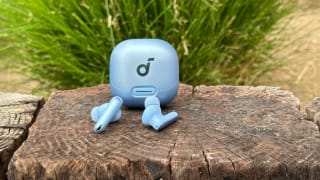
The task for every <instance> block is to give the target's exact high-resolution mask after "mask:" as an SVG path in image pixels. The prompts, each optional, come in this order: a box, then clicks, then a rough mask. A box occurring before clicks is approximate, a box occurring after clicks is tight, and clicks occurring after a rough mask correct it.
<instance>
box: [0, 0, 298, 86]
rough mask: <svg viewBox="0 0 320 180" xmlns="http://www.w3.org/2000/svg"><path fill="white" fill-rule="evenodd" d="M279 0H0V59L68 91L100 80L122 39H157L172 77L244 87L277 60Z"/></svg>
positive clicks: (282, 4) (282, 10)
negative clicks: (170, 49) (172, 51)
mask: <svg viewBox="0 0 320 180" xmlns="http://www.w3.org/2000/svg"><path fill="white" fill-rule="evenodd" d="M294 5H295V1H289V0H288V1H286V0H282V1H279V0H269V1H263V0H246V1H237V0H220V1H218V0H199V1H188V0H173V1H171V0H163V1H157V0H148V1H147V0H126V1H124V0H118V1H115V0H105V1H101V0H68V1H63V0H24V1H18V0H0V10H1V15H0V31H1V32H0V41H1V43H0V50H1V57H2V58H4V59H6V63H7V64H10V65H13V64H14V65H16V69H17V70H20V71H21V72H24V73H25V74H27V75H29V76H30V77H31V78H32V79H35V80H37V81H40V83H41V85H42V87H45V88H58V89H69V88H76V87H80V86H91V85H95V84H98V83H107V82H108V73H109V72H108V65H109V55H110V53H111V51H112V48H113V47H114V46H115V45H116V44H117V43H119V42H120V41H122V40H125V39H129V38H160V39H164V40H166V41H168V42H170V43H171V44H172V45H173V46H174V47H175V48H176V50H177V52H178V55H179V60H180V61H179V63H180V80H181V81H182V82H184V83H188V84H192V85H196V84H237V85H240V84H251V83H253V82H254V81H255V80H256V79H257V78H258V77H259V76H261V75H263V74H264V73H265V72H267V71H269V70H270V69H273V68H274V67H276V66H278V65H279V64H280V63H281V61H279V60H277V59H274V58H273V57H272V55H273V53H274V52H275V51H278V50H280V49H281V42H280V41H278V40H277V39H274V38H270V36H272V35H270V34H272V33H274V34H276V33H277V31H281V29H276V28H275V25H276V24H277V22H278V21H279V20H281V19H282V18H283V17H284V16H286V15H287V14H289V13H290V12H292V10H293V8H294Z"/></svg>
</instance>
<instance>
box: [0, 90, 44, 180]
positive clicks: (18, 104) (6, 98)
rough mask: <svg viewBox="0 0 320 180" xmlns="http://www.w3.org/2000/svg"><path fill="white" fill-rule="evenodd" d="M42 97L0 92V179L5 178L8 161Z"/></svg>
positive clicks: (21, 139) (39, 105)
mask: <svg viewBox="0 0 320 180" xmlns="http://www.w3.org/2000/svg"><path fill="white" fill-rule="evenodd" d="M43 102H44V101H43V98H42V97H38V96H32V95H24V94H17V93H2V92H0V179H5V172H6V170H7V167H8V164H9V161H10V159H11V157H12V155H13V153H14V151H15V150H17V149H18V147H19V146H20V145H21V144H22V142H23V141H24V140H25V139H26V137H27V134H28V128H29V127H30V126H31V124H32V123H33V121H34V119H35V117H36V114H37V112H38V110H39V109H40V108H41V106H42V105H43Z"/></svg>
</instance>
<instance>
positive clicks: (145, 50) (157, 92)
mask: <svg viewBox="0 0 320 180" xmlns="http://www.w3.org/2000/svg"><path fill="white" fill-rule="evenodd" d="M109 68H110V69H109V72H110V88H111V93H112V95H113V96H120V97H121V98H122V99H123V104H124V105H125V106H128V107H141V108H143V107H144V100H145V98H146V97H148V96H156V97H158V98H159V100H160V104H161V106H165V105H166V104H168V103H170V102H171V101H172V100H173V99H174V97H175V96H176V94H177V91H178V86H179V62H178V56H177V53H176V51H175V49H174V48H173V47H172V46H171V45H170V44H169V43H168V42H166V41H163V40H160V39H129V40H125V41H122V42H120V43H119V44H118V45H117V46H116V47H115V48H114V49H113V51H112V53H111V56H110V67H109Z"/></svg>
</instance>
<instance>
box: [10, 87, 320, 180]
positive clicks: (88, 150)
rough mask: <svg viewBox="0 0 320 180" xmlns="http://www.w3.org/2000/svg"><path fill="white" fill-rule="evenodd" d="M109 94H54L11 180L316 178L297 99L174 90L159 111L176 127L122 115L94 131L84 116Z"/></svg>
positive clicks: (104, 90) (319, 166)
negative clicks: (172, 115)
mask: <svg viewBox="0 0 320 180" xmlns="http://www.w3.org/2000/svg"><path fill="white" fill-rule="evenodd" d="M110 98H111V95H110V91H109V87H108V85H100V86H97V87H91V88H83V89H77V90H71V91H57V92H55V93H54V94H52V95H51V97H50V98H49V101H48V102H47V103H46V104H45V106H44V108H43V109H42V110H41V112H40V114H39V116H38V118H37V121H36V122H35V123H34V125H33V126H32V127H31V128H30V135H29V137H28V139H27V140H26V141H25V143H24V144H23V146H22V147H21V148H20V149H18V151H17V152H16V153H15V154H14V156H13V159H12V161H11V162H10V165H9V170H8V178H9V179H25V178H31V179H38V178H40V177H44V178H52V179H63V178H75V177H77V178H80V177H81V178H85V179H106V178H108V179H161V178H162V179H215V178H217V179H277V178H280V179H281V178H284V179H318V178H319V177H320V151H319V149H320V135H319V130H318V127H317V126H316V124H315V123H314V122H312V121H308V120H306V119H305V115H304V114H303V113H301V112H300V111H299V100H298V99H297V98H296V97H294V96H293V95H292V93H290V92H288V91H283V90H279V89H278V88H272V87H248V86H237V87H236V86H209V87H208V86H198V87H196V88H194V89H193V88H192V87H191V86H188V85H183V84H181V85H180V88H179V93H178V96H177V97H176V98H175V100H174V101H173V102H172V103H171V104H169V106H168V107H167V108H166V109H164V110H163V111H164V112H165V113H166V112H169V111H172V110H175V111H176V112H178V113H179V115H180V119H179V120H178V121H177V122H176V123H174V124H172V125H171V126H169V127H168V128H166V129H164V130H163V131H160V132H155V131H154V130H153V129H151V128H149V127H144V126H143V125H142V123H141V115H142V110H129V109H127V108H123V114H122V117H121V119H120V122H118V123H114V124H111V125H109V126H108V127H107V128H106V131H105V132H104V133H102V134H95V133H94V132H93V130H92V128H93V125H94V123H93V122H92V121H91V120H90V110H91V109H92V108H93V107H94V106H96V105H99V104H102V103H104V102H106V101H109V100H110Z"/></svg>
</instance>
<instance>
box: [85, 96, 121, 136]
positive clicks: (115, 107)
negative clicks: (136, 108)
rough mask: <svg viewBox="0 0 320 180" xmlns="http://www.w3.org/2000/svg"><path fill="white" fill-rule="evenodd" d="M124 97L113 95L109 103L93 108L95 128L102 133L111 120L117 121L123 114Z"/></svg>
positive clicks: (92, 116)
mask: <svg viewBox="0 0 320 180" xmlns="http://www.w3.org/2000/svg"><path fill="white" fill-rule="evenodd" d="M121 106H122V99H121V98H120V97H118V96H115V97H113V98H112V99H111V100H110V102H109V103H105V104H102V105H101V106H97V107H95V108H93V109H92V110H91V118H92V120H93V121H95V122H96V124H95V126H94V127H93V130H94V131H95V132H96V133H101V132H103V131H104V130H105V128H106V127H107V126H108V124H109V123H111V122H116V121H118V120H119V119H120V116H121Z"/></svg>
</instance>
